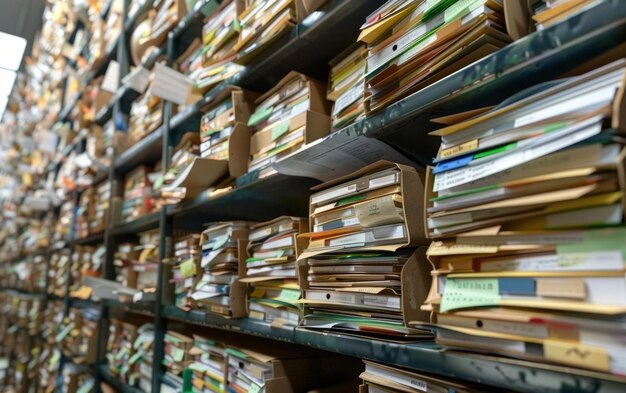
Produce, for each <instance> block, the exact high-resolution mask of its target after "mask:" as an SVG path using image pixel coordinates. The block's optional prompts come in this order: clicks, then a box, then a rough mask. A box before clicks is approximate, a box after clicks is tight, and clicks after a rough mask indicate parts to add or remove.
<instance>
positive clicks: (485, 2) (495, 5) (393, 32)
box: [359, 0, 511, 111]
mask: <svg viewBox="0 0 626 393" xmlns="http://www.w3.org/2000/svg"><path fill="white" fill-rule="evenodd" d="M359 40H360V41H362V42H365V43H367V45H368V57H367V71H366V74H365V81H366V83H367V85H368V98H367V99H366V107H367V108H368V109H369V111H377V110H380V109H382V108H384V107H386V106H388V105H390V104H391V103H393V102H396V101H397V100H399V99H401V98H404V97H406V96H407V95H409V94H411V93H414V92H416V91H418V90H421V89H422V88H424V87H426V86H428V85H430V84H432V83H434V82H436V81H438V80H440V79H442V78H444V77H446V76H448V75H450V74H452V73H453V72H455V71H457V70H460V69H461V68H463V67H465V66H467V65H469V64H471V63H473V62H475V61H476V60H479V59H480V58H482V57H484V56H486V55H488V54H490V53H493V52H495V51H497V50H498V49H500V48H502V47H504V46H506V45H507V44H508V43H509V42H510V41H511V40H510V38H509V36H508V35H507V34H506V28H505V22H504V16H503V6H502V1H501V0H474V1H465V0H435V1H426V0H424V1H421V0H413V1H412V0H404V1H400V0H390V1H387V2H386V3H385V4H384V5H383V6H381V7H380V8H379V9H377V10H376V11H375V12H374V13H372V14H371V15H370V16H368V18H367V20H366V21H365V23H364V24H363V25H362V26H361V34H360V36H359Z"/></svg>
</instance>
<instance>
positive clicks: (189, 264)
mask: <svg viewBox="0 0 626 393" xmlns="http://www.w3.org/2000/svg"><path fill="white" fill-rule="evenodd" d="M180 275H181V276H182V277H183V278H188V277H193V276H195V275H196V261H194V260H193V259H187V260H186V261H185V262H183V263H181V264H180Z"/></svg>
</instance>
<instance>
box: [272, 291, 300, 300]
mask: <svg viewBox="0 0 626 393" xmlns="http://www.w3.org/2000/svg"><path fill="white" fill-rule="evenodd" d="M301 294H302V293H301V292H300V291H299V290H294V289H282V290H281V291H280V295H279V296H278V300H281V301H283V302H287V303H290V302H294V301H296V300H298V299H300V296H301Z"/></svg>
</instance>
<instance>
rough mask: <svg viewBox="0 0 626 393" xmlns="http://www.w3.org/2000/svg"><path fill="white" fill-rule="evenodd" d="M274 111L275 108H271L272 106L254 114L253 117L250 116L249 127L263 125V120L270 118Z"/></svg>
mask: <svg viewBox="0 0 626 393" xmlns="http://www.w3.org/2000/svg"><path fill="white" fill-rule="evenodd" d="M273 110H274V107H271V106H269V107H267V108H262V109H259V110H257V111H256V112H254V113H253V114H252V116H250V119H248V125H249V126H256V125H257V124H259V123H261V122H262V121H263V120H265V119H267V118H268V117H270V115H271V114H272V112H273Z"/></svg>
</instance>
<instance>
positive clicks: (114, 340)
mask: <svg viewBox="0 0 626 393" xmlns="http://www.w3.org/2000/svg"><path fill="white" fill-rule="evenodd" d="M136 339H137V326H136V325H134V324H131V323H128V322H122V321H119V320H115V319H114V320H112V321H111V325H110V327H109V341H108V343H107V348H106V349H107V351H106V358H107V362H108V365H109V369H110V370H111V373H112V374H113V375H115V376H116V377H117V378H118V379H119V380H121V381H122V382H124V383H128V381H129V377H130V374H131V372H132V365H131V363H130V359H131V358H132V357H133V356H134V355H135V351H136V349H135V348H134V346H133V344H134V343H135V340H136Z"/></svg>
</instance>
